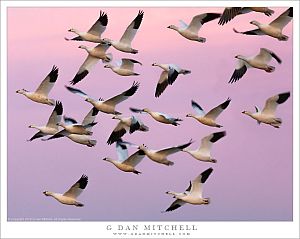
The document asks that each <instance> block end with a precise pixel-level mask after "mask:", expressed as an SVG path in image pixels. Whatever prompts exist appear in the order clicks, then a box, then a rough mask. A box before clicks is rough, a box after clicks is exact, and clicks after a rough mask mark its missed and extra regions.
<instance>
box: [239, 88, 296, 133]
mask: <svg viewBox="0 0 300 239" xmlns="http://www.w3.org/2000/svg"><path fill="white" fill-rule="evenodd" d="M289 97H290V92H285V93H281V94H278V95H274V96H272V97H270V98H268V99H267V101H266V103H265V106H264V108H263V110H262V111H260V110H259V109H258V107H257V106H255V109H256V112H255V113H251V112H249V111H243V112H242V113H243V114H246V115H248V116H250V117H251V118H253V119H255V120H257V123H258V124H260V123H264V124H268V125H271V126H273V127H275V128H279V127H280V126H281V124H282V119H281V118H277V117H276V115H275V113H276V108H277V106H278V105H279V104H282V103H284V102H285V101H286V100H287V99H288V98H289Z"/></svg>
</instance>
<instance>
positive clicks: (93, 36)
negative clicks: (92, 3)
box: [65, 11, 108, 43]
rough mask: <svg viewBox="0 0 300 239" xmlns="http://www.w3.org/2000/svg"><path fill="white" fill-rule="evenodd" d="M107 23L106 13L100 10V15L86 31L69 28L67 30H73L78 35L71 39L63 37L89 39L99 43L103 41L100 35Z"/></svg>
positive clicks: (74, 39) (77, 39) (79, 39)
mask: <svg viewBox="0 0 300 239" xmlns="http://www.w3.org/2000/svg"><path fill="white" fill-rule="evenodd" d="M107 23H108V18H107V14H106V13H105V12H102V11H100V16H99V18H98V20H97V21H96V22H95V23H94V25H93V26H92V27H91V28H90V29H89V30H88V31H87V32H81V31H79V30H77V29H74V28H71V29H69V30H68V31H69V32H73V33H75V34H76V35H78V36H77V37H75V38H72V39H69V38H66V37H65V40H67V41H70V40H73V41H89V42H95V43H101V42H103V41H102V39H101V35H102V33H103V32H104V31H105V29H106V26H107Z"/></svg>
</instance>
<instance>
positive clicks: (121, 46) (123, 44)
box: [103, 11, 144, 54]
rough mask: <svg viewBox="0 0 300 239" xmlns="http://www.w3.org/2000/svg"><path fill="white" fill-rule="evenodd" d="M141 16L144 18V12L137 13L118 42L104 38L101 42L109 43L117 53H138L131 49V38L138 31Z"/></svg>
mask: <svg viewBox="0 0 300 239" xmlns="http://www.w3.org/2000/svg"><path fill="white" fill-rule="evenodd" d="M143 16H144V12H143V11H139V13H138V15H137V16H136V18H135V19H134V20H133V21H132V22H131V23H130V24H129V26H128V27H127V28H126V31H125V32H124V34H123V36H122V37H121V39H120V40H119V41H115V40H111V39H108V38H104V39H103V40H104V41H105V42H109V43H110V44H111V45H112V46H113V47H114V48H115V49H117V50H119V51H122V52H127V53H132V54H136V53H138V50H136V49H133V48H132V47H131V42H132V40H133V38H134V37H135V35H136V33H137V30H138V29H139V27H140V25H141V22H142V20H143Z"/></svg>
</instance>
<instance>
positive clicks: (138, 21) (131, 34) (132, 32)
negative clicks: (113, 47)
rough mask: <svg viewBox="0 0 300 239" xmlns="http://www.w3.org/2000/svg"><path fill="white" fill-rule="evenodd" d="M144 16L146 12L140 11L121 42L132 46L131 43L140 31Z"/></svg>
mask: <svg viewBox="0 0 300 239" xmlns="http://www.w3.org/2000/svg"><path fill="white" fill-rule="evenodd" d="M143 16H144V12H143V11H139V13H138V15H137V16H136V18H135V19H134V20H133V21H132V22H131V23H130V25H129V26H128V27H127V29H126V31H125V32H124V34H123V36H122V37H121V39H120V42H122V43H124V44H128V45H131V42H132V40H133V38H134V36H135V34H136V32H137V30H138V29H139V27H140V25H141V22H142V20H143Z"/></svg>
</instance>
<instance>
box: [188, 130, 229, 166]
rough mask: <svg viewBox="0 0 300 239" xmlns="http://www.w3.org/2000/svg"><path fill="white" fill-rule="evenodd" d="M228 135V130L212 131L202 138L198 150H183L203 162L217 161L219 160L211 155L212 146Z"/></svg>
mask: <svg viewBox="0 0 300 239" xmlns="http://www.w3.org/2000/svg"><path fill="white" fill-rule="evenodd" d="M225 135H226V131H222V132H216V133H212V134H210V135H207V136H206V137H204V138H202V139H201V145H200V147H199V148H197V149H196V150H190V149H183V150H182V151H183V152H187V153H188V154H190V155H191V156H192V157H194V158H195V159H197V160H200V161H203V162H211V163H216V162H217V160H216V159H214V158H212V157H211V152H210V151H211V147H212V145H213V144H214V143H215V142H217V141H218V140H219V139H221V138H223V137H224V136H225Z"/></svg>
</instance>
